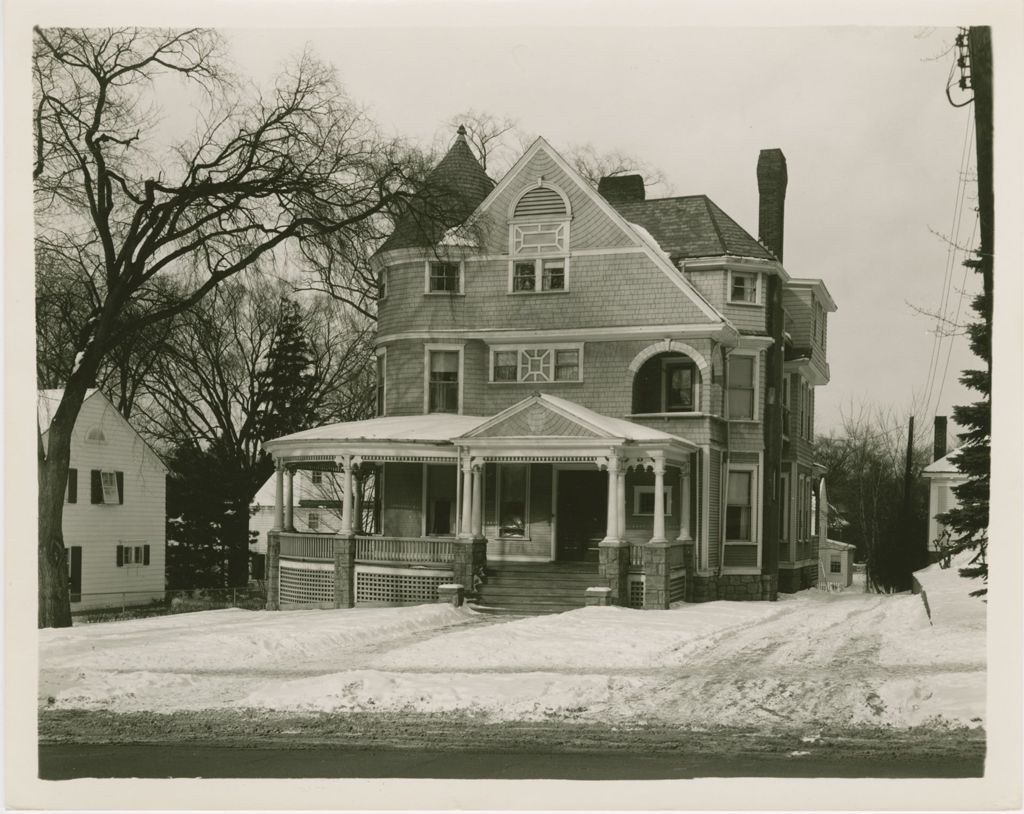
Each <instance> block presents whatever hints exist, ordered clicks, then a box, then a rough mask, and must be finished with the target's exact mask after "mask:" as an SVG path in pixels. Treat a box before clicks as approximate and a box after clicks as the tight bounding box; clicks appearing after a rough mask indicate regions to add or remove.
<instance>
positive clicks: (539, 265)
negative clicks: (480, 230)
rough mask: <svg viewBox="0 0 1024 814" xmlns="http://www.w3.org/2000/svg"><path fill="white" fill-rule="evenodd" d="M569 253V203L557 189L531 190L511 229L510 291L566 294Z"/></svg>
mask: <svg viewBox="0 0 1024 814" xmlns="http://www.w3.org/2000/svg"><path fill="white" fill-rule="evenodd" d="M568 253H569V210H568V206H567V204H566V200H565V199H564V198H563V196H562V195H561V193H560V192H558V191H557V190H555V189H554V188H553V187H547V186H543V185H542V186H537V187H534V188H533V189H531V190H528V191H527V192H526V193H525V194H524V195H523V196H522V197H521V198H520V199H519V201H518V203H517V204H516V206H515V209H514V210H513V212H512V222H511V224H510V226H509V254H510V256H511V258H512V259H511V269H510V279H509V291H510V292H511V293H513V294H520V293H529V292H545V291H547V292H553V291H566V290H567V289H568V287H569V280H568Z"/></svg>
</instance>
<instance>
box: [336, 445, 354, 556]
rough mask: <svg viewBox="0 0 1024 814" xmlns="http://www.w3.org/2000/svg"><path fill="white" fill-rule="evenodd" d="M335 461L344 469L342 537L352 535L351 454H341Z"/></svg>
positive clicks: (339, 532)
mask: <svg viewBox="0 0 1024 814" xmlns="http://www.w3.org/2000/svg"><path fill="white" fill-rule="evenodd" d="M334 460H335V463H337V464H338V465H339V466H342V467H344V469H345V480H344V482H343V485H342V492H341V529H340V530H339V531H338V534H340V535H341V536H343V537H351V536H352V456H351V455H342V456H339V457H338V458H335V459H334Z"/></svg>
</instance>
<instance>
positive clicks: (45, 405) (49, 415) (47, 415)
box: [36, 387, 99, 432]
mask: <svg viewBox="0 0 1024 814" xmlns="http://www.w3.org/2000/svg"><path fill="white" fill-rule="evenodd" d="M98 392H99V391H98V390H97V389H96V388H95V387H90V388H89V389H88V390H86V391H85V399H88V398H91V397H92V396H93V395H95V394H96V393H98ZM63 398H64V388H57V389H53V390H40V391H38V394H37V397H36V420H37V421H38V422H39V431H40V432H46V431H47V430H48V429H50V423H51V422H52V421H53V417H54V416H55V415H56V414H57V408H58V407H59V406H60V402H61V400H62V399H63ZM85 399H82V402H83V403H85Z"/></svg>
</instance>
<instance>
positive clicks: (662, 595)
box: [267, 394, 699, 608]
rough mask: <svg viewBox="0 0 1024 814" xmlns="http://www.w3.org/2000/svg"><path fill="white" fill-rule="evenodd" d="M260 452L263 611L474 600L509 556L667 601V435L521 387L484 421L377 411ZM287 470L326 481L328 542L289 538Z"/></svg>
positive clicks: (682, 479) (673, 528) (670, 535)
mask: <svg viewBox="0 0 1024 814" xmlns="http://www.w3.org/2000/svg"><path fill="white" fill-rule="evenodd" d="M267 449H268V450H269V451H270V452H271V453H272V454H273V456H274V458H275V463H276V471H277V481H276V483H277V489H276V496H277V499H276V502H275V521H274V531H273V532H272V533H271V535H270V539H269V540H268V543H269V545H268V567H269V568H268V580H269V583H270V584H269V587H268V606H270V607H273V608H280V607H289V606H296V605H302V606H309V605H311V604H313V605H320V606H330V607H351V606H352V605H354V604H367V603H401V602H429V601H436V597H437V588H438V586H439V585H442V584H446V583H453V582H454V583H458V584H461V585H462V586H464V589H465V590H466V592H467V593H469V594H470V595H471V596H475V597H477V598H480V597H481V596H482V599H483V601H485V602H486V601H487V599H488V596H487V579H488V571H490V572H491V573H492V574H494V573H495V569H500V568H501V567H502V564H512V563H517V564H527V563H530V564H537V566H538V567H541V565H542V564H544V563H555V564H562V565H563V566H564V565H566V564H569V563H577V564H579V566H580V568H579V569H577V570H580V569H582V570H583V571H587V572H589V573H592V574H593V580H588V582H589V583H590V584H589V586H588V587H596V588H604V589H607V590H605V591H601V592H592V593H596V594H597V595H598V596H600V597H603V598H604V600H605V601H607V602H611V603H614V604H620V605H631V606H634V607H667V605H668V603H669V602H670V601H673V600H677V599H682V598H683V588H684V584H685V573H686V563H687V562H688V561H689V562H693V560H692V557H693V547H694V544H695V540H696V538H697V536H698V528H699V524H698V523H697V522H696V518H695V517H694V514H695V512H692V511H691V507H692V506H693V505H694V504H695V503H696V502H697V501H698V497H697V489H696V485H695V484H694V482H693V479H692V478H691V472H693V471H697V470H698V466H697V456H698V454H699V453H698V449H697V447H696V446H694V445H693V444H692V443H689V442H687V441H685V440H683V439H681V438H678V437H676V436H672V435H670V434H668V433H664V432H661V431H659V430H655V429H651V428H648V427H644V426H641V425H638V424H634V423H632V422H628V421H624V420H621V419H614V418H610V417H607V416H602V415H599V414H597V413H594V412H593V411H591V410H588V409H586V408H583V407H581V406H580V405H577V404H574V403H572V402H568V401H566V400H564V399H558V398H555V397H552V396H547V395H542V394H535V395H533V396H531V397H529V398H527V399H524V400H523V401H521V402H519V403H518V404H516V405H514V406H513V407H510V408H508V409H507V410H504V411H502V412H501V413H499V414H498V415H496V416H494V417H491V418H485V417H474V416H458V415H438V414H433V415H426V416H407V417H385V418H378V419H372V420H370V421H364V422H351V423H348V424H340V425H332V426H329V427H321V428H317V429H315V430H308V431H305V432H302V433H296V434H295V435H292V436H288V437H285V438H282V439H276V440H275V441H271V442H268V444H267ZM298 469H320V470H324V471H329V472H331V473H333V474H332V477H335V478H337V479H338V480H339V482H340V484H341V489H340V491H341V528H340V529H339V530H338V532H337V533H336V534H309V533H306V534H302V533H297V532H295V531H294V530H293V525H292V523H291V515H292V508H291V506H292V494H291V488H290V487H291V483H292V479H293V477H294V473H295V471H296V470H298ZM579 593H580V596H579V603H578V604H579V605H580V606H582V605H583V604H584V603H585V593H586V592H585V591H583V590H580V591H579Z"/></svg>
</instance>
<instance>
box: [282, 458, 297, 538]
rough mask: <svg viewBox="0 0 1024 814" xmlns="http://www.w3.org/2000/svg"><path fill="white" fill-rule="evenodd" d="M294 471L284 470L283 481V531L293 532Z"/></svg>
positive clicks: (290, 469)
mask: <svg viewBox="0 0 1024 814" xmlns="http://www.w3.org/2000/svg"><path fill="white" fill-rule="evenodd" d="M294 489H295V470H294V469H292V468H291V467H289V468H288V469H286V470H285V481H284V528H285V531H295V493H294Z"/></svg>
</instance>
